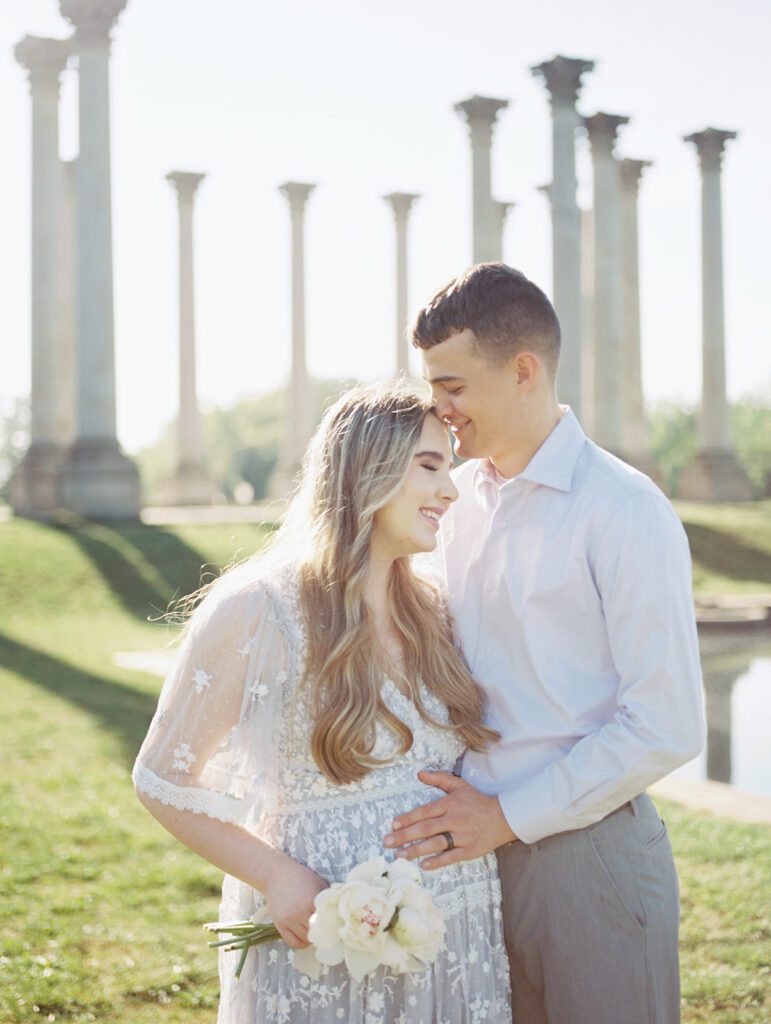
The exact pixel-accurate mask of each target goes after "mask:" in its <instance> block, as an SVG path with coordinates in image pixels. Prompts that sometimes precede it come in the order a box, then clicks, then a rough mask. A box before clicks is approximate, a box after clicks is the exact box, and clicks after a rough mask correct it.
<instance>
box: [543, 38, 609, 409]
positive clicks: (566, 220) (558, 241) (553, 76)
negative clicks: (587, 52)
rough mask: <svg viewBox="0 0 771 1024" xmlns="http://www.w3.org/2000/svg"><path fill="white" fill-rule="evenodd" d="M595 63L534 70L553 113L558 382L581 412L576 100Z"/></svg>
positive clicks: (563, 60) (562, 61) (564, 397)
mask: <svg viewBox="0 0 771 1024" xmlns="http://www.w3.org/2000/svg"><path fill="white" fill-rule="evenodd" d="M593 69H594V62H593V61H590V60H580V59H574V58H570V57H559V56H558V57H555V58H554V59H553V60H550V61H546V62H545V63H544V64H538V65H536V66H535V67H533V68H531V71H532V73H533V74H534V75H535V76H536V77H538V78H541V79H542V80H543V82H544V84H545V85H546V88H547V89H548V90H549V98H550V100H551V110H552V163H553V171H552V186H551V209H552V268H553V281H554V284H553V294H554V308H555V309H556V311H557V316H558V317H559V320H560V327H561V330H562V351H561V354H560V368H559V373H558V378H557V392H558V394H559V397H560V400H561V401H563V402H566V403H567V404H568V405H570V406H571V407H572V409H573V411H574V412H575V413H576V415H577V416H579V417H580V416H581V412H582V394H581V389H582V367H581V215H580V212H579V209H578V203H577V200H576V184H577V183H576V154H575V136H576V128H577V127H578V125H579V124H580V119H579V117H578V114H577V113H576V101H577V99H578V94H579V92H580V90H581V84H582V83H581V78H582V76H583V75H584V74H586V72H587V71H592V70H593Z"/></svg>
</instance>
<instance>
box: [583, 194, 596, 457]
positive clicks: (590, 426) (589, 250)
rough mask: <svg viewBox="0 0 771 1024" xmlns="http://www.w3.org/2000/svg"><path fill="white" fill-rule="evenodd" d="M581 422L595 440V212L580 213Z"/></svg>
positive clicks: (585, 211) (591, 210)
mask: <svg viewBox="0 0 771 1024" xmlns="http://www.w3.org/2000/svg"><path fill="white" fill-rule="evenodd" d="M580 214H581V381H582V387H581V422H582V424H583V427H584V430H585V431H586V433H587V434H589V435H590V436H591V437H594V210H593V209H591V208H589V209H587V210H581V211H580Z"/></svg>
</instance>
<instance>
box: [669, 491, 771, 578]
mask: <svg viewBox="0 0 771 1024" xmlns="http://www.w3.org/2000/svg"><path fill="white" fill-rule="evenodd" d="M675 505H676V507H677V511H678V512H679V513H680V517H681V519H682V520H683V523H684V525H685V529H686V533H687V534H688V540H689V542H690V545H691V553H692V555H693V584H694V589H695V590H696V593H697V594H718V595H722V594H751V593H762V592H765V593H768V592H771V500H766V501H754V502H747V503H743V504H740V505H739V504H737V505H731V504H726V505H702V504H699V503H697V502H685V501H680V502H675Z"/></svg>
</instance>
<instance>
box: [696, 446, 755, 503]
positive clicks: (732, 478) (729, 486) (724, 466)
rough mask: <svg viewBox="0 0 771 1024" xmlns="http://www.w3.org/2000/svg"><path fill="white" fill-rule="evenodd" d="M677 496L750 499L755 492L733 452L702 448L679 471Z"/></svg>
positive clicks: (699, 499) (710, 498)
mask: <svg viewBox="0 0 771 1024" xmlns="http://www.w3.org/2000/svg"><path fill="white" fill-rule="evenodd" d="M677 496H678V498H685V499H688V500H691V501H751V500H752V499H753V498H754V496H755V495H754V492H753V488H752V481H751V480H750V478H749V477H748V476H747V472H746V470H745V469H744V467H743V466H742V465H741V463H740V462H739V461H738V459H737V458H736V456H735V455H734V453H733V452H731V451H705V452H699V454H698V455H697V456H696V458H695V459H694V460H693V462H691V463H689V464H688V465H687V466H686V467H685V468H684V469H683V470H682V472H681V473H680V479H679V480H678V484H677Z"/></svg>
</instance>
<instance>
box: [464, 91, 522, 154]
mask: <svg viewBox="0 0 771 1024" xmlns="http://www.w3.org/2000/svg"><path fill="white" fill-rule="evenodd" d="M508 105H509V101H508V100H497V99H493V98H492V97H490V96H471V97H470V98H469V99H467V100H463V101H462V102H461V103H456V104H455V107H454V109H455V112H456V113H457V114H459V115H460V116H461V117H464V118H465V119H466V122H467V124H468V127H469V132H470V133H471V141H472V143H474V144H475V145H476V144H479V143H482V144H485V145H490V143H491V142H492V137H493V126H494V124H495V119H496V118H497V116H498V113H499V111H501V110H505V108H506V107H508Z"/></svg>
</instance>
